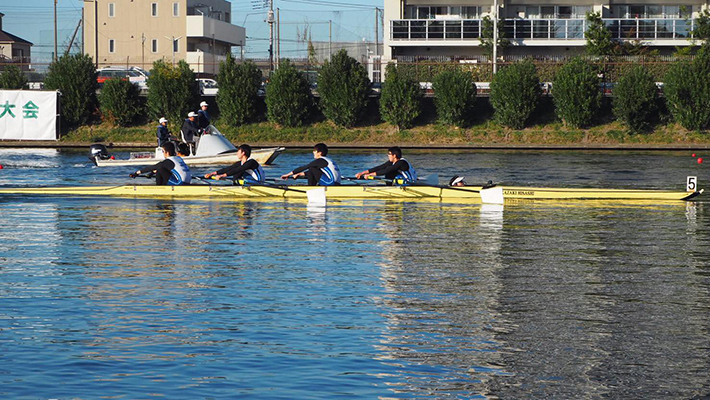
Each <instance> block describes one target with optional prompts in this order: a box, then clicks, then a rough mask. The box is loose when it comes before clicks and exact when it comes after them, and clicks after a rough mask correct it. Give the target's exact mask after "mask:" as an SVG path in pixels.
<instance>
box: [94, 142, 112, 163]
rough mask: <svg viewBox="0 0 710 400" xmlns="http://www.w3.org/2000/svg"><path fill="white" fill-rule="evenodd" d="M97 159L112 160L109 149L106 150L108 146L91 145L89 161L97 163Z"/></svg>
mask: <svg viewBox="0 0 710 400" xmlns="http://www.w3.org/2000/svg"><path fill="white" fill-rule="evenodd" d="M97 158H98V159H99V160H108V159H109V158H111V155H110V154H108V149H107V148H106V146H104V145H102V144H99V143H94V144H92V145H91V149H90V155H89V159H90V160H92V161H95V160H96V159H97Z"/></svg>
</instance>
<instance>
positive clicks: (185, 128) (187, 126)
mask: <svg viewBox="0 0 710 400" xmlns="http://www.w3.org/2000/svg"><path fill="white" fill-rule="evenodd" d="M195 118H197V113H196V112H194V111H190V113H189V114H187V119H186V120H185V122H183V123H182V129H181V132H182V141H183V142H185V143H187V144H188V145H189V146H190V149H191V150H192V154H193V155H194V154H195V152H196V151H197V144H198V142H199V141H200V132H199V130H198V128H197V121H195Z"/></svg>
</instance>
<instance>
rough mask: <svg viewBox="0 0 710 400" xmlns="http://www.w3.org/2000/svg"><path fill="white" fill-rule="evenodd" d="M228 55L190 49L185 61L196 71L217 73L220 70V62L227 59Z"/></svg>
mask: <svg viewBox="0 0 710 400" xmlns="http://www.w3.org/2000/svg"><path fill="white" fill-rule="evenodd" d="M226 59H227V56H226V55H225V56H222V55H214V54H211V53H206V52H202V51H188V52H187V53H186V56H185V62H186V63H188V64H189V65H190V68H191V69H192V70H193V71H194V72H195V73H206V74H216V73H217V72H219V63H221V62H222V61H224V60H226Z"/></svg>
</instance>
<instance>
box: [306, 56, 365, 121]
mask: <svg viewBox="0 0 710 400" xmlns="http://www.w3.org/2000/svg"><path fill="white" fill-rule="evenodd" d="M369 91H370V79H369V78H368V77H367V71H366V70H365V67H363V66H362V64H360V63H359V62H357V60H355V59H354V58H352V57H350V56H348V52H347V51H345V50H340V51H339V52H337V53H336V54H335V55H334V56H333V57H332V58H331V60H330V61H326V62H325V63H323V67H322V68H321V71H320V74H319V75H318V92H319V93H320V107H321V110H323V115H325V117H326V118H328V119H329V120H331V121H333V122H335V123H336V124H337V125H340V126H344V127H351V126H353V125H355V124H356V123H357V122H358V121H360V119H361V118H362V116H363V113H364V111H365V109H366V108H367V102H368V100H369V98H368V95H369Z"/></svg>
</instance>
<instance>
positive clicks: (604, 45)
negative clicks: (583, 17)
mask: <svg viewBox="0 0 710 400" xmlns="http://www.w3.org/2000/svg"><path fill="white" fill-rule="evenodd" d="M584 36H585V37H586V38H587V54H589V55H592V56H610V55H613V54H614V48H615V44H614V41H613V40H612V39H611V31H609V30H608V29H607V28H606V26H605V25H604V21H603V20H602V16H601V13H598V12H588V13H587V31H586V32H584Z"/></svg>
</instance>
